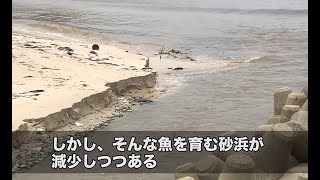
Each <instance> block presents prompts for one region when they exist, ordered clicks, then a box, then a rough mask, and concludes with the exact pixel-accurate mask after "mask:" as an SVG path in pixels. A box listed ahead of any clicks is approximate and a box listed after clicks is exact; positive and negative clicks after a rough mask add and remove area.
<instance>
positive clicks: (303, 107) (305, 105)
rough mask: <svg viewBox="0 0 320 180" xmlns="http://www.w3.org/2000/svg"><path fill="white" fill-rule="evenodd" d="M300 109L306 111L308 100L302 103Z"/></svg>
mask: <svg viewBox="0 0 320 180" xmlns="http://www.w3.org/2000/svg"><path fill="white" fill-rule="evenodd" d="M300 110H304V111H308V100H307V101H306V102H305V103H304V104H303V106H302V107H301V109H300Z"/></svg>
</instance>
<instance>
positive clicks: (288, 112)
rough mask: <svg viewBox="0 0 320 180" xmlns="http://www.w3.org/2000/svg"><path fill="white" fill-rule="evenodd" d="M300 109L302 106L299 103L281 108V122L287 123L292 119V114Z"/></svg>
mask: <svg viewBox="0 0 320 180" xmlns="http://www.w3.org/2000/svg"><path fill="white" fill-rule="evenodd" d="M299 110H300V106H298V105H285V106H284V107H283V108H282V110H281V118H280V123H285V122H287V121H290V119H291V116H292V115H293V114H294V113H295V112H297V111H299Z"/></svg>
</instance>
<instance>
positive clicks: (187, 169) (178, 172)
mask: <svg viewBox="0 0 320 180" xmlns="http://www.w3.org/2000/svg"><path fill="white" fill-rule="evenodd" d="M194 168H195V164H194V163H193V162H189V163H186V164H183V165H181V166H179V167H177V168H176V169H175V173H174V178H175V179H180V178H183V177H186V176H189V177H193V178H195V176H196V175H194V174H193V173H194V172H195V169H194Z"/></svg>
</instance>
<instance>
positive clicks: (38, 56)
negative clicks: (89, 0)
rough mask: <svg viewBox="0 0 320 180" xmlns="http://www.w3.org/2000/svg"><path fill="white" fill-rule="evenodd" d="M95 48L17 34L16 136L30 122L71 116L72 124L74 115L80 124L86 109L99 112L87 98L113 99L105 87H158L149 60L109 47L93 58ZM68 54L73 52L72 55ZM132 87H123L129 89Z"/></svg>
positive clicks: (14, 63) (14, 58)
mask: <svg viewBox="0 0 320 180" xmlns="http://www.w3.org/2000/svg"><path fill="white" fill-rule="evenodd" d="M91 46H92V44H81V43H75V42H64V41H62V40H50V39H45V38H38V37H33V36H29V35H25V34H17V33H13V34H12V51H13V54H12V66H13V69H12V76H13V79H12V81H13V83H12V89H13V90H12V109H13V111H12V115H13V117H12V131H15V130H17V129H18V128H19V126H21V125H22V124H24V123H25V122H26V121H25V120H28V119H29V121H28V122H44V121H45V120H46V119H45V117H48V115H54V116H55V118H64V117H63V116H61V113H66V116H67V118H68V117H69V116H72V112H73V113H75V114H76V115H74V116H77V118H78V116H80V117H82V116H85V115H87V114H90V113H87V112H83V111H81V110H82V109H81V108H84V107H83V106H89V107H91V108H92V109H93V110H96V109H97V108H98V107H97V106H95V104H94V103H95V102H90V101H94V99H93V100H92V98H91V99H90V98H89V99H88V97H92V95H95V94H98V95H100V96H99V97H95V98H101V93H104V94H103V97H104V96H105V95H108V94H106V92H107V91H108V89H110V88H109V87H108V86H106V83H113V82H119V81H121V80H122V81H124V80H128V79H130V78H131V80H130V82H127V83H129V84H130V83H133V85H145V86H146V87H152V86H154V83H155V78H154V76H155V75H154V73H153V72H152V70H150V69H145V66H146V64H147V59H148V58H147V57H145V56H143V55H137V54H132V53H128V52H126V51H125V50H122V49H119V48H116V47H112V46H107V45H99V46H100V49H99V50H96V51H94V52H92V53H90V52H91V51H92V50H91ZM69 48H71V49H72V50H69V51H68V49H69ZM93 53H94V54H93ZM96 53H97V54H96ZM148 76H149V77H150V78H148ZM135 77H136V79H134V78H135ZM146 77H147V78H146ZM132 78H133V79H132ZM137 78H138V79H137ZM139 81H142V83H144V84H139ZM127 83H125V85H123V84H122V86H128V84H127ZM137 83H138V84H137ZM122 88H125V87H122ZM86 98H87V99H86ZM105 101H107V102H106V103H107V104H108V103H110V102H108V100H105ZM109 101H110V100H109ZM77 103H78V105H77ZM79 103H80V104H79ZM81 103H82V104H81ZM83 104H84V105H83ZM98 106H99V104H98ZM86 108H88V107H86ZM66 110H67V111H66ZM64 111H66V112H64ZM69 111H72V112H71V114H70V112H69ZM86 111H88V110H86ZM59 113H60V114H59ZM68 113H69V114H68ZM72 118H73V117H71V119H72ZM77 118H76V119H77ZM39 119H41V120H39ZM52 119H53V118H51V119H50V120H52ZM73 119H75V118H73ZM37 120H39V121H37ZM66 123H68V121H65V122H64V124H66ZM38 124H39V123H38ZM55 126H60V125H58V124H56V125H54V126H50V127H49V126H48V128H49V130H52V129H54V128H56V127H55ZM43 128H44V129H45V130H47V129H46V127H43Z"/></svg>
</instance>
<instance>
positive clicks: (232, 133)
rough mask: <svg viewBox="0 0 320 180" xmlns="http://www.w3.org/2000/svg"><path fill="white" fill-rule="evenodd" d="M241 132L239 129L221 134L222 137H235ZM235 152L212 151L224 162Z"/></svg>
mask: <svg viewBox="0 0 320 180" xmlns="http://www.w3.org/2000/svg"><path fill="white" fill-rule="evenodd" d="M238 135H239V133H238V132H237V131H228V132H225V133H222V134H221V135H220V136H221V137H230V138H232V139H233V138H234V137H236V136H238ZM233 153H235V151H233V150H230V151H214V152H213V153H212V155H214V156H216V157H217V158H219V159H220V160H222V161H223V162H225V161H226V160H227V158H228V157H229V156H230V155H231V154H233Z"/></svg>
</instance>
